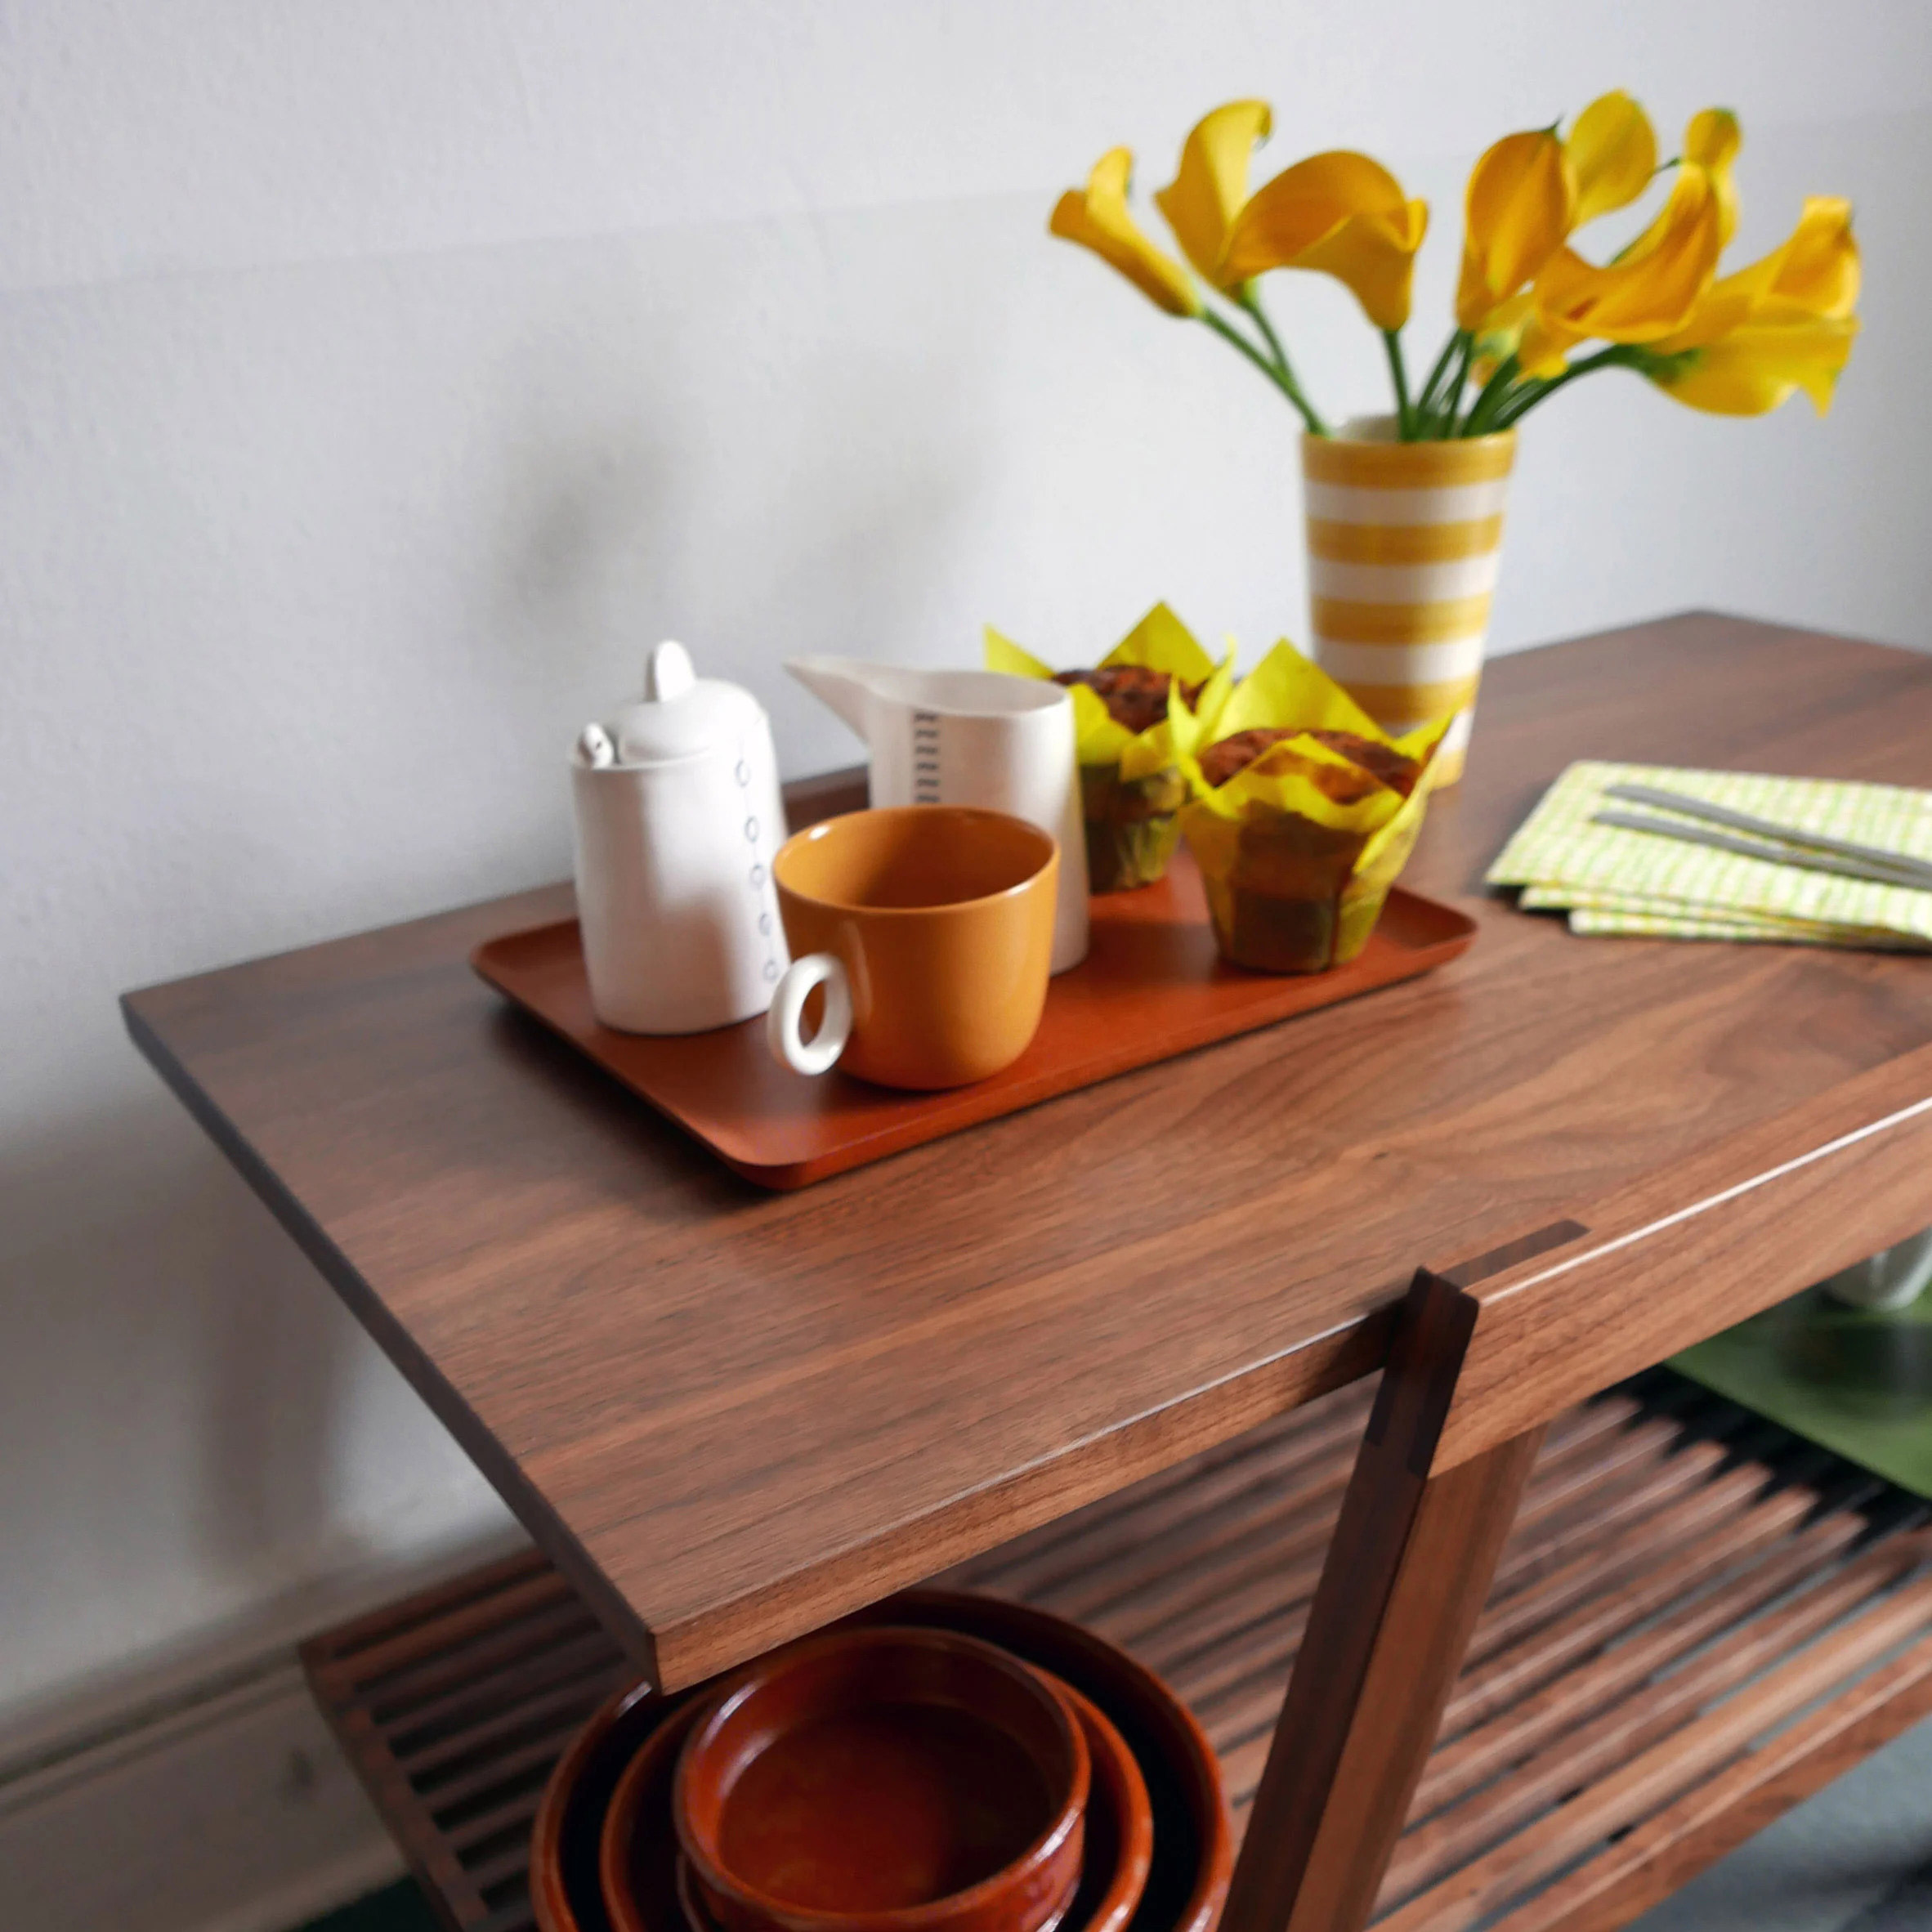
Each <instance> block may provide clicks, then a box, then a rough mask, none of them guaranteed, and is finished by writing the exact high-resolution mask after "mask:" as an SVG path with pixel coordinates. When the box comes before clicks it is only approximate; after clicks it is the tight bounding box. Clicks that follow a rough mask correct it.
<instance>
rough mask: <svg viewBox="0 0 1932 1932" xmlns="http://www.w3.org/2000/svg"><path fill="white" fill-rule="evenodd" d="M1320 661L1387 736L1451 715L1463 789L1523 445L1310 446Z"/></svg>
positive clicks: (1369, 422) (1351, 439) (1383, 426)
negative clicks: (1506, 509)
mask: <svg viewBox="0 0 1932 1932" xmlns="http://www.w3.org/2000/svg"><path fill="white" fill-rule="evenodd" d="M1301 450H1302V463H1301V468H1302V483H1303V490H1304V494H1305V496H1306V499H1307V503H1306V508H1307V511H1308V601H1309V605H1310V617H1311V620H1312V621H1311V624H1310V629H1311V631H1312V633H1313V639H1314V656H1315V661H1316V662H1317V664H1320V665H1321V666H1322V669H1324V670H1325V671H1326V672H1327V673H1328V674H1329V675H1330V677H1331V678H1335V681H1336V682H1338V683H1340V684H1343V685H1345V686H1347V687H1348V691H1349V692H1350V693H1351V695H1353V697H1354V698H1355V699H1356V700H1357V703H1359V704H1361V706H1362V709H1363V710H1365V711H1366V712H1367V713H1368V714H1369V715H1370V717H1371V718H1374V719H1375V722H1377V723H1378V724H1380V725H1381V726H1382V727H1384V729H1385V730H1387V731H1407V729H1408V728H1409V727H1411V726H1412V725H1419V724H1424V723H1426V722H1429V720H1430V719H1432V718H1441V717H1442V716H1443V715H1444V714H1445V713H1453V714H1454V717H1455V722H1454V723H1453V724H1451V726H1450V727H1449V733H1448V736H1447V737H1446V738H1445V739H1444V740H1443V741H1442V749H1441V750H1440V751H1439V752H1438V754H1437V757H1436V767H1437V769H1436V782H1437V783H1438V785H1453V784H1455V782H1456V780H1457V779H1458V778H1460V776H1462V768H1463V762H1464V760H1465V758H1466V757H1467V755H1468V752H1469V730H1470V727H1471V725H1472V724H1473V723H1474V718H1475V707H1476V686H1477V684H1478V682H1479V681H1480V680H1481V678H1482V676H1483V645H1484V643H1485V642H1486V641H1487V637H1488V635H1489V599H1490V593H1491V591H1492V590H1493V589H1494V588H1495V586H1496V564H1497V561H1498V559H1499V557H1500V553H1501V550H1502V543H1503V500H1504V498H1505V495H1506V494H1507V493H1508V490H1509V466H1510V464H1511V463H1513V462H1514V460H1515V458H1516V432H1514V430H1505V431H1504V432H1503V433H1502V434H1501V435H1500V436H1473V437H1470V438H1469V440H1468V441H1460V442H1449V443H1398V442H1397V441H1395V440H1394V427H1393V418H1389V417H1370V418H1362V419H1360V420H1357V421H1356V422H1353V423H1348V424H1346V425H1345V426H1344V427H1343V428H1342V429H1341V430H1340V431H1339V432H1338V433H1337V434H1336V435H1335V436H1304V437H1303V438H1302V444H1301Z"/></svg>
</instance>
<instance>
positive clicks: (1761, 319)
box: [1645, 297, 1858, 416]
mask: <svg viewBox="0 0 1932 1932" xmlns="http://www.w3.org/2000/svg"><path fill="white" fill-rule="evenodd" d="M1857 334H1858V318H1857V317H1856V316H1855V315H1819V314H1818V313H1817V311H1815V310H1812V309H1809V308H1807V307H1805V306H1804V304H1803V303H1801V302H1787V301H1783V300H1780V299H1778V298H1775V297H1774V298H1773V299H1772V300H1770V301H1768V302H1764V303H1761V304H1760V306H1759V307H1758V308H1757V309H1756V310H1755V312H1754V313H1753V314H1752V315H1751V319H1750V320H1748V321H1746V322H1743V323H1741V324H1739V325H1738V326H1737V328H1735V329H1732V330H1730V331H1729V333H1727V334H1724V335H1721V336H1720V337H1719V338H1717V339H1716V341H1715V342H1711V343H1709V344H1707V345H1706V346H1704V347H1701V348H1697V349H1693V350H1692V351H1689V353H1688V355H1686V356H1684V360H1683V361H1682V362H1681V363H1675V362H1666V363H1662V364H1660V365H1659V366H1658V367H1657V368H1656V369H1648V370H1646V372H1645V373H1647V374H1648V376H1649V377H1650V378H1651V380H1652V382H1655V383H1656V384H1657V387H1658V388H1660V389H1661V390H1662V391H1663V392H1664V393H1665V394H1666V396H1670V397H1671V398H1673V399H1674V400H1676V401H1678V402H1680V403H1684V404H1686V405H1688V407H1690V408H1691V409H1706V410H1708V411H1710V412H1711V414H1713V415H1718V416H1761V415H1763V414H1765V412H1766V411H1767V410H1770V409H1776V408H1777V407H1778V405H1780V404H1781V403H1782V402H1784V401H1785V400H1787V398H1788V397H1789V396H1791V394H1792V393H1793V392H1794V391H1796V390H1800V389H1802V390H1803V391H1805V394H1806V395H1807V396H1809V397H1810V398H1811V402H1812V407H1813V409H1816V410H1817V411H1818V414H1819V415H1821V416H1822V415H1823V414H1825V413H1826V411H1827V410H1828V409H1830V408H1831V391H1832V390H1833V389H1834V388H1835V387H1836V384H1837V382H1838V378H1839V375H1840V373H1841V372H1842V370H1843V369H1844V368H1845V364H1846V363H1847V362H1848V361H1849V360H1850V358H1851V351H1852V342H1853V340H1854V338H1855V337H1856V336H1857Z"/></svg>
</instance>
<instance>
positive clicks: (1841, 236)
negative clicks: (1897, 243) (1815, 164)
mask: <svg viewBox="0 0 1932 1932" xmlns="http://www.w3.org/2000/svg"><path fill="white" fill-rule="evenodd" d="M1851 214H1852V210H1851V203H1849V201H1846V200H1845V199H1842V198H1841V197H1840V196H1838V195H1810V196H1808V197H1807V198H1806V200H1805V206H1804V208H1803V209H1802V210H1801V212H1800V214H1799V217H1798V225H1797V226H1796V228H1794V229H1793V230H1791V234H1790V235H1789V236H1788V237H1787V239H1785V240H1783V241H1782V242H1780V243H1779V244H1778V246H1777V247H1776V248H1773V250H1772V251H1771V253H1769V255H1765V256H1763V257H1760V258H1759V259H1758V260H1757V261H1755V262H1752V263H1751V266H1749V267H1748V268H1741V269H1738V270H1737V271H1735V272H1734V273H1733V274H1731V275H1725V276H1723V277H1722V278H1721V279H1720V280H1717V281H1715V282H1713V283H1712V284H1711V286H1710V288H1708V289H1706V291H1705V293H1704V296H1703V298H1702V300H1701V301H1700V302H1698V304H1697V306H1696V308H1694V309H1693V311H1691V314H1690V317H1689V320H1688V321H1686V323H1685V324H1684V327H1683V328H1682V329H1679V330H1677V331H1676V332H1675V333H1674V334H1671V335H1668V336H1666V337H1663V338H1661V339H1660V340H1658V341H1657V342H1653V343H1652V345H1651V347H1652V348H1653V349H1654V350H1656V351H1657V353H1658V354H1659V355H1661V356H1670V355H1675V354H1676V353H1677V351H1679V350H1683V349H1697V348H1702V347H1706V345H1707V344H1709V343H1711V342H1715V341H1717V340H1718V338H1720V337H1721V336H1725V335H1729V333H1730V332H1731V331H1732V330H1733V329H1737V328H1738V327H1740V326H1741V325H1742V324H1744V323H1746V322H1747V321H1749V320H1751V317H1752V315H1755V312H1756V311H1758V310H1759V309H1760V307H1762V306H1764V304H1765V303H1766V302H1770V301H1773V300H1777V301H1779V302H1789V303H1792V304H1795V305H1796V306H1798V307H1800V308H1802V309H1804V310H1805V311H1806V312H1807V313H1808V314H1810V315H1817V316H1821V317H1827V318H1831V319H1832V320H1841V319H1842V318H1844V317H1845V316H1847V315H1850V313H1851V312H1852V311H1853V309H1854V308H1855V307H1856V306H1858V278H1859V265H1858V242H1857V240H1856V239H1855V238H1854V235H1853V234H1852V228H1851Z"/></svg>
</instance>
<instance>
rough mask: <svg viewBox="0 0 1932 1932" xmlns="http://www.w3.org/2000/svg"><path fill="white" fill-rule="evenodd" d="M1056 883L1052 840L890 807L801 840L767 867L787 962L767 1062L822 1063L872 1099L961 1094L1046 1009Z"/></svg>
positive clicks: (984, 816) (966, 815)
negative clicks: (903, 1090)
mask: <svg viewBox="0 0 1932 1932" xmlns="http://www.w3.org/2000/svg"><path fill="white" fill-rule="evenodd" d="M1059 874H1060V849H1059V847H1058V845H1057V844H1056V843H1055V842H1054V840H1053V838H1052V837H1051V836H1050V835H1049V834H1047V833H1045V832H1043V831H1041V830H1040V829H1039V827H1038V826H1036V825H1029V824H1028V823H1027V822H1026V821H1025V820H1024V819H1020V818H1013V817H1009V816H1008V815H1007V814H1006V813H1005V812H981V811H977V810H974V809H973V808H971V807H966V806H962V805H899V806H893V807H888V808H886V809H883V810H879V811H872V812H848V813H847V815H846V816H844V817H843V818H834V819H827V820H826V821H825V822H824V823H823V824H821V825H811V826H807V829H806V830H804V831H803V832H800V833H799V834H798V835H797V837H795V838H794V839H789V840H788V841H787V842H786V843H785V844H784V845H783V846H782V847H780V849H779V852H778V856H776V858H775V859H773V861H771V879H772V883H774V884H775V885H776V887H777V888H778V909H779V912H780V915H781V916H782V917H783V919H784V920H785V939H786V941H787V943H788V944H789V946H790V947H791V953H792V966H791V969H790V971H789V972H788V973H786V974H785V977H784V978H783V979H781V980H780V982H778V990H777V991H776V993H775V994H774V995H773V996H772V1000H771V1013H770V1015H769V1017H768V1018H767V1022H766V1031H767V1038H768V1039H769V1040H770V1041H771V1051H772V1052H773V1053H775V1054H776V1056H777V1058H779V1059H780V1061H781V1062H784V1064H785V1065H786V1066H788V1067H792V1068H794V1070H795V1071H798V1072H799V1073H808V1074H809V1073H824V1072H825V1071H827V1069H829V1068H830V1067H832V1066H833V1065H834V1063H836V1064H839V1065H842V1066H843V1067H844V1068H845V1070H846V1071H847V1072H848V1073H854V1074H856V1075H857V1076H859V1077H860V1078H861V1080H873V1081H876V1082H877V1083H878V1085H880V1086H882V1087H912V1088H921V1089H930V1088H939V1087H963V1086H964V1085H967V1084H968V1082H969V1081H972V1080H984V1079H986V1076H988V1075H989V1074H995V1073H997V1072H999V1071H1000V1068H1001V1067H1010V1066H1011V1065H1012V1064H1013V1062H1014V1061H1015V1060H1017V1059H1018V1058H1019V1057H1020V1055H1021V1054H1022V1053H1024V1052H1025V1051H1026V1044H1027V1042H1028V1041H1029V1040H1031V1039H1032V1037H1033V1035H1034V1034H1035V1031H1037V1030H1038V1028H1039V1026H1040V1013H1041V1011H1042V1010H1043V1008H1044V1007H1045V1004H1046V991H1047V973H1048V968H1049V966H1050V965H1051V964H1052V963H1053V901H1054V894H1055V892H1056V891H1057V889H1058V882H1059ZM819 986H823V987H824V988H825V1017H824V1019H823V1020H822V1022H821V1024H820V1026H819V1029H818V1031H817V1033H816V1035H814V1036H813V1037H812V1039H810V1040H807V1039H806V1038H805V1036H804V1031H803V1017H804V1008H805V1002H806V1000H807V997H808V995H810V994H812V992H813V991H815V990H816V988H818V987H819Z"/></svg>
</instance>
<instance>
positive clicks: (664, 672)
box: [644, 638, 698, 704]
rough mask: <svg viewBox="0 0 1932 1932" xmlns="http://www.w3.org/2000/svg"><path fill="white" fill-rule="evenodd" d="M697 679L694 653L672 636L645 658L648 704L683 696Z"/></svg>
mask: <svg viewBox="0 0 1932 1932" xmlns="http://www.w3.org/2000/svg"><path fill="white" fill-rule="evenodd" d="M697 681H698V673H697V671H696V669H695V667H694V666H693V665H692V664H691V653H690V652H689V651H686V649H685V648H684V646H682V644H678V643H673V642H672V641H671V640H670V639H669V638H666V639H665V641H664V642H663V643H662V644H660V645H659V646H657V647H656V649H655V650H654V651H652V652H651V655H650V656H649V657H647V658H646V659H645V660H644V701H645V702H646V704H663V703H664V702H665V700H668V699H670V698H681V697H682V696H683V695H684V694H685V693H686V691H689V690H690V689H691V686H693V685H694V684H695V683H696V682H697Z"/></svg>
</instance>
